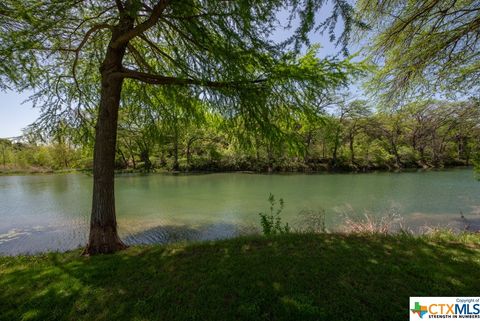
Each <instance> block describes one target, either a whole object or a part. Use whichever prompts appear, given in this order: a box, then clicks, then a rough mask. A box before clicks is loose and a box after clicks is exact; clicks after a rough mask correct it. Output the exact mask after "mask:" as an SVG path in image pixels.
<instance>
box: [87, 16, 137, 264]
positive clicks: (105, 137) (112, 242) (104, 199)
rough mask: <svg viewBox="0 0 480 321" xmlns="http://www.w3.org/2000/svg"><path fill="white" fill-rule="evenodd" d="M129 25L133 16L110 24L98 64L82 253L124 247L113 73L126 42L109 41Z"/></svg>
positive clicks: (118, 83) (117, 89)
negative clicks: (117, 184)
mask: <svg viewBox="0 0 480 321" xmlns="http://www.w3.org/2000/svg"><path fill="white" fill-rule="evenodd" d="M132 27H133V19H125V18H124V20H123V21H120V23H119V25H118V26H117V27H115V28H114V30H113V32H112V40H111V42H110V45H109V47H108V49H107V53H106V55H105V60H104V61H103V63H102V66H101V67H100V72H101V97H100V108H99V113H98V118H97V124H96V126H95V147H94V156H93V199H92V212H91V218H90V235H89V239H88V244H87V246H86V248H85V250H84V254H85V255H93V254H99V253H113V252H115V251H118V250H121V249H124V248H126V245H125V244H123V242H122V241H121V240H120V237H119V236H118V232H117V220H116V214H115V191H114V166H115V151H116V140H117V121H118V109H119V106H120V95H121V92H122V85H123V78H121V77H118V76H116V75H115V73H118V72H120V71H121V70H122V60H123V57H124V55H125V50H126V47H127V44H125V45H122V46H118V47H115V48H113V47H112V46H111V44H112V43H113V42H114V41H115V40H116V39H117V38H118V37H119V36H120V35H121V34H123V33H124V32H126V31H127V30H129V29H131V28H132Z"/></svg>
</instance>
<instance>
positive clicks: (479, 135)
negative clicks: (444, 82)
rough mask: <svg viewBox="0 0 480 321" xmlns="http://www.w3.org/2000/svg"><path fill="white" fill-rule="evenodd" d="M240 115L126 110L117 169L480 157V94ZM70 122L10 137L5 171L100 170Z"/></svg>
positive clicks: (378, 163)
mask: <svg viewBox="0 0 480 321" xmlns="http://www.w3.org/2000/svg"><path fill="white" fill-rule="evenodd" d="M234 118H235V117H233V118H229V119H227V118H226V117H225V116H221V115H219V114H213V113H209V112H204V111H202V112H198V111H197V114H196V115H195V117H192V114H190V113H187V112H185V111H183V110H178V109H175V108H172V110H170V111H169V112H168V113H165V111H163V112H162V113H156V112H155V110H154V109H136V108H132V109H130V108H123V110H122V111H121V113H120V120H119V131H118V138H117V158H116V168H117V170H120V171H145V172H150V171H155V170H170V171H236V170H244V171H261V172H268V171H306V172H308V171H325V170H329V171H335V170H338V171H341V170H350V171H368V170H373V169H386V170H396V169H402V168H440V167H449V166H462V165H471V164H472V163H474V162H475V159H476V158H478V155H480V104H479V102H478V101H477V100H468V101H461V102H447V101H422V102H416V103H410V104H408V105H406V106H403V107H402V108H399V109H398V110H395V111H389V112H386V111H375V112H374V111H373V110H372V109H371V108H370V107H369V106H368V104H367V102H365V101H362V100H354V101H351V102H348V103H342V104H338V105H336V106H335V108H332V109H330V110H328V109H325V110H323V112H322V113H320V114H319V115H318V117H313V118H312V117H298V118H296V120H295V122H294V123H291V122H290V123H286V122H284V121H283V119H281V118H279V119H274V118H272V119H271V123H270V125H271V128H269V129H268V130H265V129H263V128H259V127H257V128H253V130H252V127H251V126H250V127H249V128H248V130H247V129H246V127H247V125H246V124H245V123H243V124H242V122H241V121H238V120H235V119H234ZM61 128H62V129H61V130H59V131H57V132H56V134H55V135H53V136H52V137H51V138H50V139H49V140H48V143H45V141H43V142H42V141H40V140H39V139H37V138H35V137H38V135H32V134H31V133H28V132H27V135H25V136H24V137H23V138H22V139H21V140H17V141H12V140H7V139H2V140H0V170H1V169H2V168H3V170H4V171H8V170H22V169H23V170H28V169H32V168H33V169H41V170H45V169H47V170H50V169H51V170H58V169H69V168H76V169H90V168H91V166H92V162H93V156H92V143H91V141H92V140H91V139H88V137H87V138H86V137H85V135H84V136H81V137H80V135H78V133H79V132H81V131H79V130H75V129H74V130H72V129H71V128H70V129H69V128H66V126H63V127H61ZM272 128H273V129H274V130H272ZM90 135H91V134H90ZM87 136H88V135H87Z"/></svg>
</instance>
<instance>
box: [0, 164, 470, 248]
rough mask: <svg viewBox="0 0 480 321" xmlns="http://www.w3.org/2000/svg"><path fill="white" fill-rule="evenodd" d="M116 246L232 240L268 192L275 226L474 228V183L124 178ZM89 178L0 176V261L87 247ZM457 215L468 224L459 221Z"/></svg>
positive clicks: (415, 177) (356, 177)
mask: <svg viewBox="0 0 480 321" xmlns="http://www.w3.org/2000/svg"><path fill="white" fill-rule="evenodd" d="M115 184H116V205H117V216H118V225H119V231H120V234H121V237H122V238H123V239H124V240H125V241H126V242H127V243H129V244H138V243H165V242H171V241H178V240H185V239H186V240H206V239H216V238H226V237H232V236H235V235H238V234H242V233H247V232H250V231H253V230H255V229H258V228H259V216H258V213H259V212H260V211H266V210H268V208H269V204H268V202H267V198H268V195H269V193H272V194H274V195H275V196H276V197H277V198H280V197H281V198H283V199H284V200H285V209H284V211H283V213H282V219H283V220H284V221H285V222H289V223H290V224H291V225H292V226H294V227H295V226H301V225H302V218H303V216H302V215H301V212H302V211H303V212H304V211H305V210H313V211H318V210H320V209H323V210H325V213H326V224H327V228H328V229H330V230H335V229H337V228H340V226H341V225H342V222H343V220H344V218H345V216H346V215H349V216H352V215H354V216H355V215H357V216H358V215H360V216H361V215H363V214H364V213H366V212H367V213H370V214H371V215H377V216H380V215H385V214H388V213H392V212H395V213H398V214H399V215H401V216H402V217H403V219H404V224H405V226H407V227H409V228H411V229H412V230H421V229H422V228H423V227H425V226H447V227H451V228H462V227H463V226H464V225H465V224H466V223H465V222H468V224H469V225H470V226H471V227H472V228H478V226H479V225H480V182H479V181H477V180H475V178H474V173H473V171H472V170H471V169H454V170H445V171H419V172H403V173H368V174H311V175H306V174H285V175H282V174H272V175H262V174H247V173H222V174H203V175H161V174H157V175H145V176H142V175H122V176H118V177H116V180H115ZM91 191H92V177H90V176H88V175H84V174H68V175H42V176H3V177H0V254H4V255H5V254H6V255H11V254H18V253H35V252H39V251H48V250H68V249H72V248H75V247H78V246H81V245H83V244H85V242H86V237H87V233H88V229H87V226H88V219H89V208H90V205H91V204H90V202H91ZM461 213H463V214H464V216H465V218H466V221H465V220H463V219H461V215H460V214H461Z"/></svg>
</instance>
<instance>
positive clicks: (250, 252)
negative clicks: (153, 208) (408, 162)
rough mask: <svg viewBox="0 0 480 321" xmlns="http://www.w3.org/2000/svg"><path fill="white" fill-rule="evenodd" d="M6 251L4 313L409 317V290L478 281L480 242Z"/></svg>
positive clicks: (322, 238) (296, 239) (0, 285)
mask: <svg viewBox="0 0 480 321" xmlns="http://www.w3.org/2000/svg"><path fill="white" fill-rule="evenodd" d="M78 254H79V252H71V253H67V254H48V255H44V256H35V257H13V258H0V320H20V319H22V320H169V321H170V320H406V319H408V314H409V307H408V304H409V296H474V295H478V293H479V292H480V283H479V282H478V280H479V279H480V247H479V245H478V238H477V239H476V244H475V243H470V244H467V243H449V242H447V241H443V240H435V241H431V240H430V239H428V238H413V237H410V236H354V235H351V236H345V235H338V234H327V235H309V234H290V235H283V236H278V237H273V238H263V237H243V238H238V239H231V240H224V241H216V242H204V243H200V244H189V245H182V244H176V245H170V246H150V247H134V248H130V249H128V250H127V251H124V252H122V253H117V254H114V255H103V256H95V257H79V256H78Z"/></svg>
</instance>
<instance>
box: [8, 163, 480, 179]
mask: <svg viewBox="0 0 480 321" xmlns="http://www.w3.org/2000/svg"><path fill="white" fill-rule="evenodd" d="M461 168H472V169H473V168H474V166H472V165H469V166H466V165H464V164H450V165H447V166H441V167H428V166H426V167H421V166H417V167H402V168H394V167H385V166H378V167H368V168H367V167H362V168H358V167H348V166H343V167H337V168H329V167H327V166H324V167H321V166H320V167H316V168H311V167H286V168H285V167H282V168H273V169H271V170H269V169H268V168H263V167H262V168H249V167H245V168H235V167H208V166H207V167H202V168H192V169H189V170H187V169H180V170H169V169H167V168H155V169H151V170H150V171H145V170H144V169H142V168H137V169H133V168H128V169H116V170H115V174H209V173H254V174H284V173H299V174H300V173H305V174H334V173H374V172H386V173H393V172H415V171H439V170H449V169H461ZM69 173H85V174H89V175H91V174H92V169H82V168H72V169H59V170H54V169H51V168H41V167H38V168H37V167H32V168H16V169H15V168H3V169H2V168H0V176H11V175H48V174H69Z"/></svg>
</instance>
